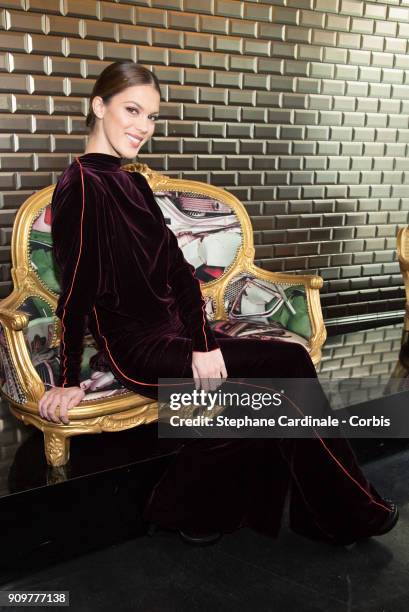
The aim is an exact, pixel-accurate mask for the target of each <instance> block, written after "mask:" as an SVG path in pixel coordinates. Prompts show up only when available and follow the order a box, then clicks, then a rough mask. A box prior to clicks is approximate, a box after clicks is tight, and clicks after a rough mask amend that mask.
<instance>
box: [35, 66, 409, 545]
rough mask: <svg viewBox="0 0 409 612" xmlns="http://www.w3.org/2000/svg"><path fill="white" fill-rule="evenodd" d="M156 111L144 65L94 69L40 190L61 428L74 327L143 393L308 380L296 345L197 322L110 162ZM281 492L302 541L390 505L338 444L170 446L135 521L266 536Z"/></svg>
mask: <svg viewBox="0 0 409 612" xmlns="http://www.w3.org/2000/svg"><path fill="white" fill-rule="evenodd" d="M159 103H160V86H159V83H158V81H157V78H156V77H155V75H154V74H153V73H152V72H151V71H149V70H147V69H146V68H144V67H143V66H141V65H139V64H137V63H134V62H132V61H121V62H115V63H113V64H111V65H109V66H108V67H106V68H105V70H104V71H103V72H102V73H101V75H100V76H99V78H98V79H97V81H96V83H95V85H94V88H93V91H92V94H91V98H90V109H89V113H88V116H87V120H86V123H87V126H88V127H89V128H90V135H89V139H88V143H87V146H86V150H85V153H84V154H83V155H81V156H79V157H76V158H75V161H73V162H72V163H71V164H70V166H68V168H66V170H65V171H64V172H63V173H62V175H61V176H60V178H59V180H58V183H57V185H56V188H55V191H54V194H53V199H52V203H51V208H52V234H53V248H54V254H55V259H56V261H57V264H58V265H59V267H60V269H61V293H60V296H59V300H58V306H57V310H56V314H57V316H58V317H59V318H60V319H61V329H62V333H61V345H60V358H61V370H60V380H59V386H56V387H54V388H52V389H50V390H49V391H46V393H45V394H44V396H43V397H42V398H41V400H40V402H39V411H40V414H41V416H42V417H43V418H45V419H48V420H51V421H54V422H56V423H59V422H62V423H68V422H69V420H68V411H69V409H70V408H72V407H74V406H77V405H78V404H79V403H80V402H81V400H82V399H83V397H84V394H85V392H84V390H83V389H81V386H80V379H79V375H80V364H81V357H82V351H83V335H84V329H85V324H86V322H87V323H88V327H89V329H90V331H91V333H92V334H93V336H94V338H95V340H96V342H97V345H98V347H99V349H100V351H102V352H103V354H104V356H105V358H106V360H107V362H108V363H109V367H110V368H111V369H112V372H113V373H114V375H115V377H116V378H117V379H118V380H119V381H121V382H122V383H123V384H124V385H125V386H127V387H128V388H129V389H132V390H134V391H136V392H139V393H142V394H143V395H146V396H149V397H153V398H157V393H158V390H157V387H158V383H157V381H158V378H159V377H167V378H183V377H188V378H189V377H190V378H192V377H194V378H195V379H196V380H197V381H198V382H199V383H200V386H201V387H203V388H204V389H210V390H214V389H215V388H217V386H218V385H220V384H221V383H222V381H224V380H226V378H227V376H229V377H243V376H249V377H271V376H272V374H273V373H274V376H275V377H276V378H280V377H297V378H316V372H315V368H314V366H313V363H312V361H311V359H310V357H309V355H308V353H307V351H306V350H305V349H304V348H303V347H301V346H299V345H297V344H292V343H279V342H276V341H275V340H274V341H273V340H269V341H263V340H258V339H254V338H253V339H250V338H231V337H227V336H224V335H223V334H221V333H219V332H215V333H213V331H212V329H211V328H210V326H209V324H208V322H207V319H206V315H205V311H204V299H203V297H202V294H201V290H200V284H199V281H198V280H197V279H196V278H195V276H194V268H193V266H191V265H189V264H188V263H187V262H186V260H185V259H184V257H183V254H182V251H181V250H180V249H179V247H178V244H177V240H176V238H175V236H174V235H173V233H172V232H171V231H170V229H169V228H168V227H167V226H166V223H165V219H164V217H163V214H162V212H161V210H160V207H159V206H158V204H157V203H156V201H155V199H154V197H153V193H152V191H151V189H150V187H149V185H148V183H147V181H146V179H145V178H144V177H143V176H142V174H140V173H138V172H127V171H124V170H122V169H121V158H122V157H124V158H127V159H131V158H132V157H134V156H135V155H136V154H137V152H138V151H139V149H140V148H141V146H142V145H143V144H144V143H145V142H147V141H148V140H149V138H151V136H152V134H153V132H154V128H155V121H156V120H157V118H158V113H159ZM57 407H59V415H58V414H57ZM289 488H291V498H290V526H291V528H292V529H293V530H294V531H296V532H298V533H301V534H303V535H305V536H307V537H310V538H314V539H321V540H325V541H328V542H332V543H335V544H348V543H351V542H354V541H356V540H357V539H360V538H365V537H369V536H371V535H379V534H381V533H386V531H389V530H390V529H391V528H392V527H393V525H394V524H395V523H396V521H397V519H398V511H397V508H396V505H395V504H392V503H390V502H388V501H386V500H384V499H382V498H381V497H380V495H379V494H378V493H377V492H376V490H375V489H374V488H373V486H372V485H371V484H370V483H369V482H368V481H367V480H366V479H365V477H364V475H363V474H362V472H361V470H360V469H359V466H358V465H357V462H356V459H355V456H354V454H353V452H352V450H351V448H350V446H349V444H348V442H347V441H346V440H343V439H327V440H325V442H324V441H322V440H320V439H298V440H294V439H293V440H277V439H261V440H260V439H257V440H255V439H244V440H243V439H239V440H235V439H230V440H220V439H216V440H211V439H210V440H209V439H196V440H190V441H187V440H186V441H181V444H180V448H178V452H177V453H176V456H175V459H174V461H173V463H171V465H170V467H169V469H168V470H167V471H166V473H165V474H164V475H163V477H162V479H161V480H160V482H158V483H157V485H156V487H155V489H154V490H153V491H152V495H151V497H150V500H149V503H148V504H147V506H146V508H145V518H146V520H148V521H150V522H152V523H153V524H157V525H160V526H162V527H167V528H171V529H179V530H180V531H181V533H182V535H183V537H184V538H185V540H186V541H189V542H191V543H200V544H203V543H206V542H210V541H215V540H216V539H217V537H219V535H220V533H222V532H224V531H232V530H234V529H236V528H238V527H241V526H244V525H247V526H250V527H253V528H255V529H259V530H262V531H264V532H266V533H269V534H271V535H272V536H275V535H277V533H278V531H279V527H280V521H281V515H282V509H283V506H284V502H285V497H286V494H287V490H288V489H289Z"/></svg>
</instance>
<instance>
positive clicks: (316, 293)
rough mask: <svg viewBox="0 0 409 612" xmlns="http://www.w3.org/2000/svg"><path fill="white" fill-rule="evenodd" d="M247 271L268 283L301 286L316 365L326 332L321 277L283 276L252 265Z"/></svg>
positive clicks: (312, 353) (311, 352) (304, 275)
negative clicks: (303, 290) (309, 324)
mask: <svg viewBox="0 0 409 612" xmlns="http://www.w3.org/2000/svg"><path fill="white" fill-rule="evenodd" d="M248 271H249V272H251V273H253V274H254V275H255V276H256V277H257V278H259V279H261V280H266V281H269V282H273V283H276V284H278V285H280V284H286V285H303V286H304V287H305V293H306V298H307V304H308V315H309V318H310V323H311V332H312V333H311V337H310V339H309V345H310V355H311V359H312V360H313V362H314V363H315V364H317V363H318V362H319V361H320V359H321V347H322V345H323V344H324V342H325V340H326V337H327V331H326V329H325V325H324V319H323V316H322V309H321V300H320V289H321V288H322V286H323V284H324V281H323V279H322V277H321V276H318V275H317V276H315V275H313V274H285V273H282V272H271V271H269V270H264V269H263V268H259V267H258V266H256V265H255V264H254V263H251V264H250V266H249V267H248Z"/></svg>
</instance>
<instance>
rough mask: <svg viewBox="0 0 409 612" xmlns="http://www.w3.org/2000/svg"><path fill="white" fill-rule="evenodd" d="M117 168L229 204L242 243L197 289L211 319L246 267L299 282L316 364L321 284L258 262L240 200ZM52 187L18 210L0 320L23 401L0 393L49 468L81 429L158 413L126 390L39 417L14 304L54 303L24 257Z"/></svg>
mask: <svg viewBox="0 0 409 612" xmlns="http://www.w3.org/2000/svg"><path fill="white" fill-rule="evenodd" d="M123 168H124V169H125V170H128V171H137V172H141V173H142V174H143V175H144V176H145V177H146V179H147V181H148V183H149V185H150V187H151V189H152V190H153V191H162V190H164V191H166V190H177V191H187V192H190V193H196V194H201V195H206V196H208V197H211V198H214V199H216V200H219V201H221V202H223V203H225V204H226V205H227V206H229V207H230V208H231V209H232V210H233V211H234V212H235V213H236V215H237V217H238V219H239V221H240V223H241V226H242V244H241V246H240V248H239V250H238V252H237V256H236V258H235V261H234V262H233V264H232V265H231V266H230V267H229V268H228V269H227V270H226V271H225V273H224V274H223V275H222V276H221V277H220V278H218V279H216V280H214V281H211V282H209V283H207V284H206V286H202V292H203V295H205V296H211V297H212V298H213V300H214V304H215V306H216V310H215V318H216V319H225V318H226V317H227V313H226V311H225V308H224V300H223V295H224V292H225V289H226V287H227V285H228V283H229V281H230V280H231V279H232V278H233V277H235V276H237V274H239V273H244V272H246V273H247V272H249V273H252V274H254V275H255V276H257V277H258V278H260V279H262V280H266V281H271V282H276V283H284V284H288V283H289V284H291V285H296V284H299V285H303V286H304V287H305V291H306V298H307V303H308V311H309V315H310V321H311V329H312V336H311V338H310V341H309V351H310V355H311V358H312V360H313V362H314V363H318V362H319V360H320V358H321V347H322V345H323V343H324V342H325V339H326V330H325V326H324V322H323V318H322V311H321V305H320V296H319V289H320V288H321V287H322V285H323V281H322V278H321V277H319V276H313V275H295V274H282V273H276V272H270V271H267V270H263V269H262V268H259V267H258V266H256V265H255V264H254V252H255V249H254V244H253V232H252V226H251V221H250V218H249V216H248V214H247V211H246V209H245V207H244V206H243V204H242V203H241V202H240V201H239V200H238V199H237V198H236V197H235V196H234V195H233V194H231V193H230V192H228V191H226V190H224V189H222V188H220V187H214V186H213V185H207V184H205V183H201V182H199V181H190V180H184V179H174V178H171V177H168V176H165V175H163V174H159V173H157V172H155V171H153V170H152V169H151V168H149V166H147V165H146V164H127V165H126V166H123ZM54 188H55V185H50V186H49V187H45V188H44V189H41V190H40V191H38V192H36V193H34V194H33V195H32V196H30V197H29V198H28V199H27V200H26V201H25V202H24V204H23V205H22V206H21V207H20V208H19V210H18V212H17V215H16V218H15V221H14V226H13V233H12V243H11V254H12V269H11V274H12V279H13V285H14V286H13V291H12V293H11V294H10V295H9V296H7V297H6V298H5V299H3V300H2V301H1V302H0V323H1V324H2V325H3V327H4V333H5V337H6V340H7V342H8V345H9V347H10V351H11V353H12V358H13V362H14V364H15V365H16V372H17V376H18V382H19V384H20V386H21V388H22V389H23V392H24V394H25V396H26V398H27V399H26V402H25V403H24V404H20V403H18V402H16V401H15V400H13V399H12V398H10V397H8V396H6V394H5V393H4V392H2V395H3V396H4V397H5V399H6V400H7V401H8V402H9V403H10V404H11V405H12V407H11V411H12V413H13V414H14V415H15V416H16V417H17V418H19V419H20V420H22V421H23V422H24V423H26V424H31V425H34V426H35V427H37V428H39V429H41V430H42V431H43V433H44V442H45V451H46V457H47V462H48V463H49V465H51V466H63V465H65V464H66V463H67V461H68V459H69V440H70V437H71V436H73V435H79V434H81V433H99V432H102V431H119V430H123V429H128V428H130V427H135V426H137V425H142V424H146V423H150V422H152V421H154V420H157V418H158V403H157V402H156V401H155V400H152V399H149V398H146V397H144V396H142V395H140V394H137V393H134V392H133V391H129V392H124V393H121V394H118V395H114V396H112V397H110V398H109V397H108V398H102V399H97V400H86V399H84V400H83V401H82V402H81V404H80V405H79V406H77V407H75V408H72V409H71V410H70V424H69V425H63V424H56V423H50V422H49V421H46V420H45V419H42V418H41V417H40V416H39V413H38V401H39V399H40V398H41V397H42V396H43V394H44V392H45V386H44V384H43V382H42V380H41V379H40V377H39V376H38V374H37V372H36V370H35V368H34V366H33V364H32V362H31V359H30V355H29V352H28V350H27V346H26V343H25V340H24V335H23V330H24V328H25V327H26V326H27V324H28V320H29V317H28V315H27V314H26V313H25V312H23V311H21V310H20V311H19V310H18V308H19V305H20V304H21V303H22V302H23V301H24V300H25V299H26V298H28V297H33V296H37V297H39V298H42V299H43V300H45V301H46V302H47V303H48V304H49V305H50V307H51V308H52V310H53V311H55V308H56V306H57V299H58V295H57V294H55V293H54V292H52V291H51V290H49V289H48V288H47V287H45V285H43V283H42V282H41V280H40V278H39V276H37V274H36V273H35V271H34V270H33V269H32V268H30V265H29V261H28V239H29V232H30V228H31V224H32V223H33V221H34V219H35V217H36V216H37V214H38V212H39V211H40V210H41V208H43V207H44V206H45V205H46V204H48V203H49V202H50V201H51V197H52V193H53V191H54ZM59 337H60V321H59V320H58V319H56V328H55V332H54V338H53V342H52V345H53V346H57V345H58V343H59Z"/></svg>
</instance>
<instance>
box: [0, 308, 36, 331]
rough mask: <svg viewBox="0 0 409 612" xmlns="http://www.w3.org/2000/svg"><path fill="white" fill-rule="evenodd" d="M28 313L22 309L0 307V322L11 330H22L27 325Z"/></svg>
mask: <svg viewBox="0 0 409 612" xmlns="http://www.w3.org/2000/svg"><path fill="white" fill-rule="evenodd" d="M28 321H29V317H28V314H27V313H26V312H24V311H23V310H11V309H10V308H4V307H0V322H1V323H3V324H4V325H5V326H6V327H8V328H9V329H11V330H13V331H22V330H23V329H24V328H25V327H27V325H28Z"/></svg>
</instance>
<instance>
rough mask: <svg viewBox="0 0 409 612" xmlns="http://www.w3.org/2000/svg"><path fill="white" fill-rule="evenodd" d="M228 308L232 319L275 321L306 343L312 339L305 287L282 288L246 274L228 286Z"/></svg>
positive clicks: (226, 305) (288, 286)
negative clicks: (304, 339) (303, 339)
mask: <svg viewBox="0 0 409 612" xmlns="http://www.w3.org/2000/svg"><path fill="white" fill-rule="evenodd" d="M229 295H231V296H232V297H231V298H230V299H229ZM225 307H226V310H227V311H228V317H229V319H230V320H233V321H235V320H242V319H245V320H252V321H260V322H264V323H266V322H269V323H272V322H275V323H277V324H280V325H281V326H282V327H283V328H284V329H288V330H289V331H292V332H295V333H296V334H299V335H300V336H303V337H304V338H306V339H307V340H308V339H309V338H310V337H311V324H310V318H309V315H308V306H307V300H306V296H305V290H304V287H303V286H302V285H287V286H286V285H280V284H278V283H273V282H269V281H264V280H261V279H258V278H255V277H253V276H250V275H244V276H242V277H241V278H239V279H238V280H235V281H234V282H233V283H232V284H231V286H230V287H229V289H228V292H227V300H226V301H225Z"/></svg>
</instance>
